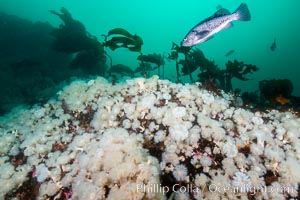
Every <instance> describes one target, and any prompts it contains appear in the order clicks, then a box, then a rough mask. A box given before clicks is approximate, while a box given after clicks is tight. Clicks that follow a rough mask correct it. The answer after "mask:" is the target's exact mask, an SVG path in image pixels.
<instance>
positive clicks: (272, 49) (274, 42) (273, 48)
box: [270, 38, 277, 51]
mask: <svg viewBox="0 0 300 200" xmlns="http://www.w3.org/2000/svg"><path fill="white" fill-rule="evenodd" d="M276 47H277V44H276V38H275V39H274V41H273V43H272V44H271V46H270V49H271V51H275V49H276Z"/></svg>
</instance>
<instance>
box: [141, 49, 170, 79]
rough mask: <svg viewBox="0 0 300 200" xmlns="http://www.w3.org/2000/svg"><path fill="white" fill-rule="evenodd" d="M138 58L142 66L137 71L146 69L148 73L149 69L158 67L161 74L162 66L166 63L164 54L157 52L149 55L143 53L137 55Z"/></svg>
mask: <svg viewBox="0 0 300 200" xmlns="http://www.w3.org/2000/svg"><path fill="white" fill-rule="evenodd" d="M137 60H139V61H141V63H140V66H139V67H138V68H137V69H136V70H135V71H136V72H140V71H146V73H147V72H149V71H153V70H155V69H158V75H160V67H161V66H164V64H165V61H164V56H163V55H161V54H157V53H152V54H147V55H144V54H141V55H139V56H138V57H137ZM151 64H154V65H155V66H151ZM143 65H144V66H143ZM163 71H164V69H163ZM163 74H164V73H163ZM163 76H164V75H163Z"/></svg>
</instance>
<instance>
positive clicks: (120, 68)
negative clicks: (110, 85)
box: [108, 64, 134, 77]
mask: <svg viewBox="0 0 300 200" xmlns="http://www.w3.org/2000/svg"><path fill="white" fill-rule="evenodd" d="M108 73H109V74H110V75H111V74H120V75H121V76H131V77H133V74H134V72H133V70H132V69H131V68H130V67H128V66H127V65H123V64H116V65H113V66H112V67H111V68H110V69H109V71H108Z"/></svg>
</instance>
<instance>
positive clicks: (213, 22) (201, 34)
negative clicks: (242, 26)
mask: <svg viewBox="0 0 300 200" xmlns="http://www.w3.org/2000/svg"><path fill="white" fill-rule="evenodd" d="M235 20H239V21H250V20H251V16H250V12H249V9H248V6H247V4H245V3H242V4H241V5H240V6H239V7H238V9H236V11H234V12H233V13H232V14H231V13H230V12H229V11H228V10H227V9H225V8H220V9H219V10H218V11H217V12H216V13H215V14H213V15H212V16H210V17H208V18H206V19H204V20H203V21H201V22H200V23H198V24H197V25H196V26H195V27H193V28H192V29H191V30H190V31H189V32H188V34H187V35H186V36H185V38H184V40H183V41H182V42H181V46H185V47H190V46H195V45H197V44H200V43H202V42H205V41H207V40H209V39H211V38H212V37H213V35H214V34H216V33H218V32H220V31H221V30H225V29H228V28H231V27H232V26H233V24H232V23H231V22H232V21H235Z"/></svg>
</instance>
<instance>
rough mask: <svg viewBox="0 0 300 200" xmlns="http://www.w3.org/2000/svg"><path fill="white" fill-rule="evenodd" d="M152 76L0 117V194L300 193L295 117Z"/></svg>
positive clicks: (81, 87)
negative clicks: (240, 104)
mask: <svg viewBox="0 0 300 200" xmlns="http://www.w3.org/2000/svg"><path fill="white" fill-rule="evenodd" d="M233 98H234V97H233V96H231V95H229V94H226V93H224V92H221V93H220V94H218V95H217V94H214V93H211V92H209V91H207V90H205V89H204V88H203V87H202V85H201V84H200V83H195V84H193V85H189V84H186V85H182V84H176V83H172V82H170V81H168V80H160V79H159V78H158V77H157V76H153V77H152V78H150V79H144V78H136V79H130V80H127V81H126V82H124V83H118V84H112V83H110V82H108V81H107V80H106V79H104V78H101V77H99V78H96V79H92V80H76V81H74V82H72V83H71V84H70V85H68V86H66V87H65V88H64V89H63V90H61V91H60V92H59V93H58V95H57V97H55V98H53V99H51V100H49V101H48V102H47V103H46V104H44V105H40V106H34V107H32V108H22V107H19V108H16V109H14V110H13V111H12V112H10V113H8V114H6V115H5V116H3V117H1V118H0V137H1V139H0V155H1V157H0V163H1V164H0V170H1V171H2V172H5V173H1V175H0V186H1V187H0V199H13V198H15V199H29V198H28V197H30V198H31V199H69V198H72V199H93V200H95V199H221V198H224V199H287V198H294V199H299V197H300V196H299V188H298V187H299V183H300V175H299V171H298V170H299V168H300V162H299V160H300V139H299V136H300V119H299V118H297V117H296V115H295V113H293V112H279V111H277V110H269V111H267V112H262V111H256V112H251V111H248V110H245V109H243V108H236V107H234V104H233Z"/></svg>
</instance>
